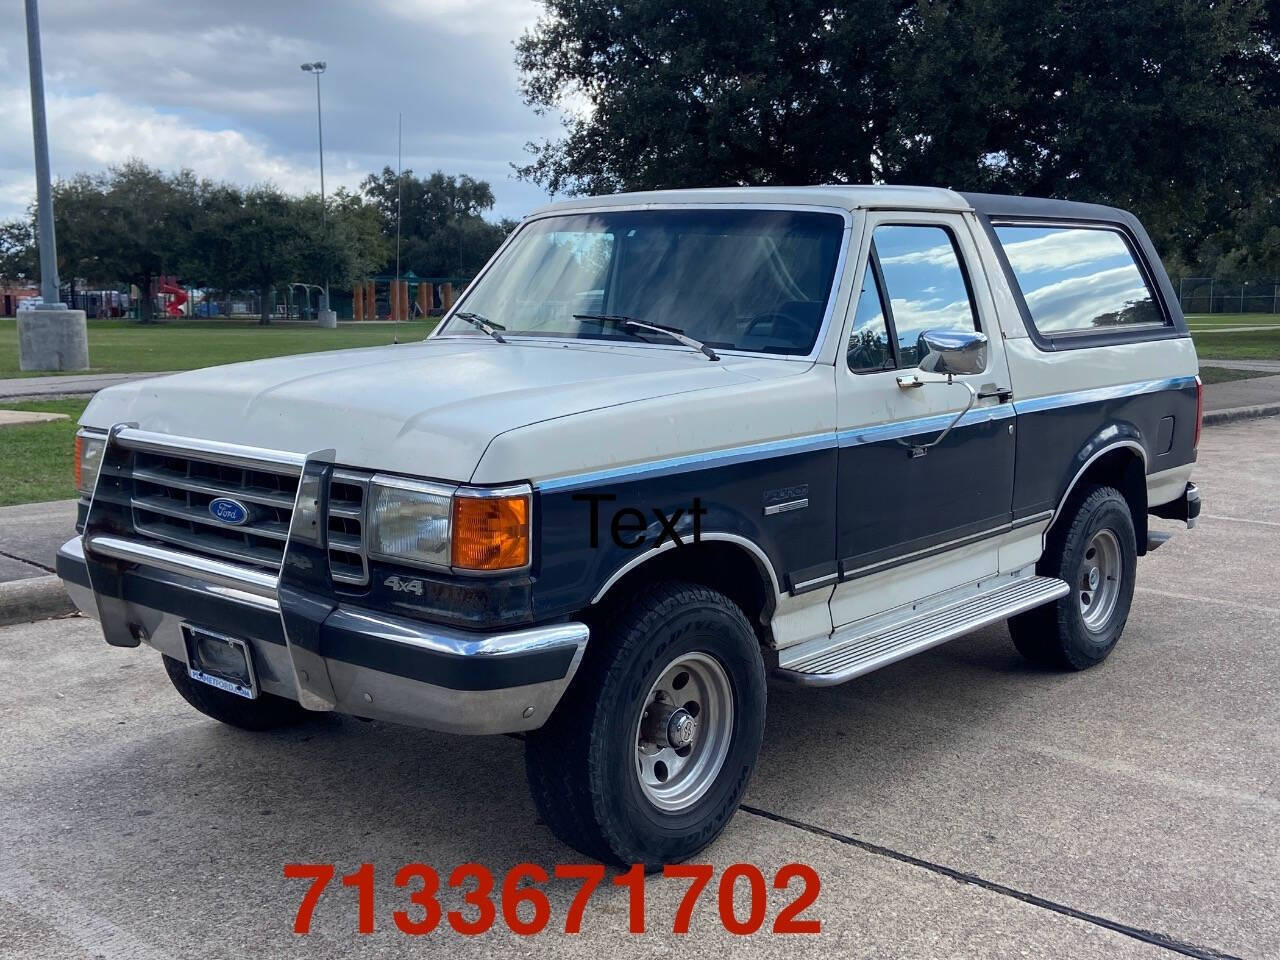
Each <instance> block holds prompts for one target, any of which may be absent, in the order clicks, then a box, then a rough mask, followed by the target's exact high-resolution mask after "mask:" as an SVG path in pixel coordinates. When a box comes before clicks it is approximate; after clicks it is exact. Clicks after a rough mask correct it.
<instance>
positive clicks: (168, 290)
mask: <svg viewBox="0 0 1280 960" xmlns="http://www.w3.org/2000/svg"><path fill="white" fill-rule="evenodd" d="M160 292H161V293H165V294H168V295H169V296H170V297H171V298H172V299H170V300H169V302H168V303H167V304H165V308H164V312H165V313H167V314H168V315H169V316H171V317H181V316H182V315H183V309H182V306H183V304H185V303H186V302H187V291H185V290H183V289H182V288H181V287H180V286H178V285H177V284H176V283H174V282H173V281H171V280H165V281H162V282H161V284H160Z"/></svg>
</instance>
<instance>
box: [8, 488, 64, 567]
mask: <svg viewBox="0 0 1280 960" xmlns="http://www.w3.org/2000/svg"><path fill="white" fill-rule="evenodd" d="M75 528H76V502H75V501H74V500H54V501H52V502H49V503H24V504H19V505H17V506H13V507H0V583H3V582H5V581H8V580H23V579H27V578H29V577H42V576H45V575H46V574H50V573H53V562H54V559H55V558H56V557H57V553H58V548H59V547H60V546H62V544H63V543H65V542H66V540H67V538H68V537H73V536H75V533H76V529H75Z"/></svg>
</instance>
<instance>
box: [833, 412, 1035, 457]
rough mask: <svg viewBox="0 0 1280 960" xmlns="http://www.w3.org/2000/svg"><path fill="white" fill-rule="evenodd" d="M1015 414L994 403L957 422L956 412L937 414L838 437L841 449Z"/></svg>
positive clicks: (847, 432) (856, 428) (863, 429)
mask: <svg viewBox="0 0 1280 960" xmlns="http://www.w3.org/2000/svg"><path fill="white" fill-rule="evenodd" d="M1013 415H1014V411H1013V407H1012V405H1010V404H1008V403H1001V404H995V405H993V406H990V407H978V408H976V409H974V410H970V411H969V412H968V413H966V414H965V415H964V416H962V417H960V418H959V419H956V415H955V412H954V411H952V412H951V413H942V414H937V415H936V416H930V417H918V418H916V419H914V420H896V421H894V422H892V423H884V424H879V425H877V426H871V427H854V428H853V429H851V430H841V431H840V432H839V433H838V434H837V435H836V437H837V439H838V440H839V442H840V446H841V447H842V448H843V447H856V446H859V445H861V444H864V443H881V442H883V441H885V440H897V439H899V438H900V437H910V436H914V435H915V434H917V433H929V432H932V431H934V430H942V429H945V428H946V427H948V426H951V425H952V424H953V423H954V426H955V427H968V426H972V425H973V424H975V423H986V422H988V421H991V420H1006V419H1008V418H1009V417H1012V416H1013Z"/></svg>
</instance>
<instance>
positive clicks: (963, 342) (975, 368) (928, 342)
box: [916, 330, 987, 377]
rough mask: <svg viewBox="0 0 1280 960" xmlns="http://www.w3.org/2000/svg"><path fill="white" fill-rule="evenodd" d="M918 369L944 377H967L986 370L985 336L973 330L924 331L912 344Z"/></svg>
mask: <svg viewBox="0 0 1280 960" xmlns="http://www.w3.org/2000/svg"><path fill="white" fill-rule="evenodd" d="M916 342H917V344H918V348H919V350H920V369H921V370H923V371H925V372H926V373H940V374H944V375H946V376H949V377H950V376H955V377H962V376H969V375H971V374H975V373H982V372H983V371H984V370H986V369H987V337H986V334H983V333H978V332H976V331H974V330H926V331H925V332H924V333H922V334H920V339H919V340H918V341H916Z"/></svg>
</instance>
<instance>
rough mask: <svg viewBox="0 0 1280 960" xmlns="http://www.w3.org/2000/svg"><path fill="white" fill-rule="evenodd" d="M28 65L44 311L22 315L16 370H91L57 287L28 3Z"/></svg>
mask: <svg viewBox="0 0 1280 960" xmlns="http://www.w3.org/2000/svg"><path fill="white" fill-rule="evenodd" d="M26 12H27V66H28V68H29V71H30V77H31V132H32V140H33V141H34V144H35V161H36V230H37V233H38V235H39V244H40V300H41V303H40V306H39V307H38V308H37V309H35V310H22V311H19V317H18V367H19V369H21V370H87V369H88V368H89V337H88V331H87V330H86V328H85V316H84V311H82V310H68V309H67V307H66V304H64V303H63V302H62V300H61V295H60V292H59V283H58V249H57V243H56V241H55V238H54V234H53V186H52V183H51V182H50V174H49V131H48V126H47V124H46V122H45V115H44V61H43V58H42V56H41V53H40V9H39V6H38V4H37V2H36V0H26Z"/></svg>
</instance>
